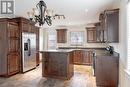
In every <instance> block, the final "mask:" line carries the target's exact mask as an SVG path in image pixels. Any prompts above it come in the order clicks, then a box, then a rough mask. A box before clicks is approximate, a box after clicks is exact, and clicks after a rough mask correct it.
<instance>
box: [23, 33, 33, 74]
mask: <svg viewBox="0 0 130 87" xmlns="http://www.w3.org/2000/svg"><path fill="white" fill-rule="evenodd" d="M35 67H36V34H34V33H22V70H23V72H26V71H29V70H31V69H33V68H35Z"/></svg>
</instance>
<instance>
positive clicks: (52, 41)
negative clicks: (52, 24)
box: [48, 31, 56, 49]
mask: <svg viewBox="0 0 130 87" xmlns="http://www.w3.org/2000/svg"><path fill="white" fill-rule="evenodd" d="M48 49H56V32H54V31H48Z"/></svg>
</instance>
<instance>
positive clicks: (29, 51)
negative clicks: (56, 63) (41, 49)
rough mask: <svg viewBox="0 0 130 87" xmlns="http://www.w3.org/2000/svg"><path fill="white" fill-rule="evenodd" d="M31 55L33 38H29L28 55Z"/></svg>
mask: <svg viewBox="0 0 130 87" xmlns="http://www.w3.org/2000/svg"><path fill="white" fill-rule="evenodd" d="M30 55H31V40H30V39H28V56H30Z"/></svg>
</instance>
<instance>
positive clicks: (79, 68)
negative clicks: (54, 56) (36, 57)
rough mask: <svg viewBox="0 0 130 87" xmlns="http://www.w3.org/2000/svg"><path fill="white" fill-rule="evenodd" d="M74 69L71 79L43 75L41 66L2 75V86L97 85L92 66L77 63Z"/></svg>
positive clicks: (58, 86)
mask: <svg viewBox="0 0 130 87" xmlns="http://www.w3.org/2000/svg"><path fill="white" fill-rule="evenodd" d="M74 70H75V71H74V76H73V77H72V78H71V79H70V80H58V79H52V78H44V77H42V74H41V72H42V71H41V66H40V67H37V68H36V69H35V70H32V71H30V72H27V73H25V74H17V75H15V76H12V77H10V78H2V77H0V87H96V83H95V77H93V75H92V69H91V67H90V66H83V65H75V69H74Z"/></svg>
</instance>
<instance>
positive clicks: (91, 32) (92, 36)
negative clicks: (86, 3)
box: [86, 27, 97, 43]
mask: <svg viewBox="0 0 130 87" xmlns="http://www.w3.org/2000/svg"><path fill="white" fill-rule="evenodd" d="M86 29H87V42H88V43H96V42H97V33H96V27H87V28H86Z"/></svg>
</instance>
